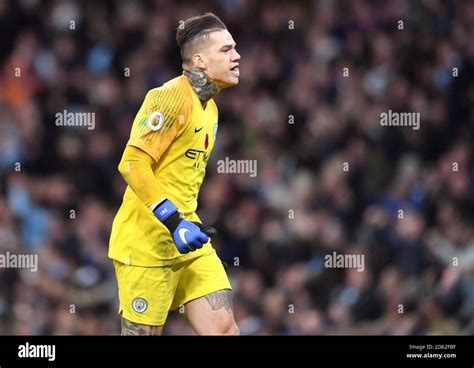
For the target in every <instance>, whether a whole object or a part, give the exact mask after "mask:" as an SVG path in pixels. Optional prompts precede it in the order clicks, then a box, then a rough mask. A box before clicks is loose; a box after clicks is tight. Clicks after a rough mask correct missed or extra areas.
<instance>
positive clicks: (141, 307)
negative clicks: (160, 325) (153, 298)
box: [132, 298, 148, 313]
mask: <svg viewBox="0 0 474 368" xmlns="http://www.w3.org/2000/svg"><path fill="white" fill-rule="evenodd" d="M132 308H133V310H134V311H135V312H137V313H143V312H145V311H146V309H147V308H148V303H147V301H146V300H145V299H143V298H135V299H133V302H132Z"/></svg>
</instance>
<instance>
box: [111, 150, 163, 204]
mask: <svg viewBox="0 0 474 368" xmlns="http://www.w3.org/2000/svg"><path fill="white" fill-rule="evenodd" d="M153 162H154V161H153V158H152V157H151V156H150V155H148V154H147V153H146V152H144V151H142V150H141V149H139V148H136V147H133V146H127V147H126V148H125V151H124V152H123V156H122V160H121V161H120V164H119V166H118V170H119V172H120V174H122V176H123V178H124V179H125V181H126V182H127V184H128V185H129V186H130V188H132V190H133V191H134V192H135V194H136V195H137V196H138V198H140V199H141V201H142V202H143V203H145V204H146V205H147V206H148V207H150V206H151V205H152V204H155V203H156V202H158V201H159V200H160V199H161V198H162V195H160V192H159V186H158V182H157V180H156V178H155V175H154V174H153V170H152V168H151V167H152V165H153Z"/></svg>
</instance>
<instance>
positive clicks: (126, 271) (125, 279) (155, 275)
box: [114, 261, 183, 326]
mask: <svg viewBox="0 0 474 368" xmlns="http://www.w3.org/2000/svg"><path fill="white" fill-rule="evenodd" d="M114 266H115V273H116V276H117V283H118V292H119V301H120V308H119V314H120V315H121V316H122V317H123V318H124V320H125V321H122V323H123V324H122V326H124V323H125V324H126V322H127V321H129V322H133V323H135V324H140V325H146V326H162V325H164V324H165V322H166V318H167V316H168V312H169V309H170V306H171V303H172V301H173V298H174V293H175V290H176V287H177V284H178V280H179V277H180V274H181V272H182V271H183V268H182V267H178V266H164V267H136V266H129V265H125V264H123V263H120V262H117V261H115V262H114Z"/></svg>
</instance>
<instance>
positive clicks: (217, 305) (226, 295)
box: [205, 290, 232, 312]
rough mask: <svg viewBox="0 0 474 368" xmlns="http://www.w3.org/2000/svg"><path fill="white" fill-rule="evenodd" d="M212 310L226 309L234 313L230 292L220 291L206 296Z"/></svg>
mask: <svg viewBox="0 0 474 368" xmlns="http://www.w3.org/2000/svg"><path fill="white" fill-rule="evenodd" d="M205 298H206V300H207V302H208V303H209V305H210V306H211V308H212V310H219V309H222V308H225V310H226V311H228V312H232V297H231V291H230V290H219V291H216V292H215V293H211V294H208V295H206V296H205Z"/></svg>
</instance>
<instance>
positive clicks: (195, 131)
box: [194, 127, 203, 133]
mask: <svg viewBox="0 0 474 368" xmlns="http://www.w3.org/2000/svg"><path fill="white" fill-rule="evenodd" d="M202 128H203V127H200V128H199V129H196V128H194V133H197V132H200V131H201V130H202Z"/></svg>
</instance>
